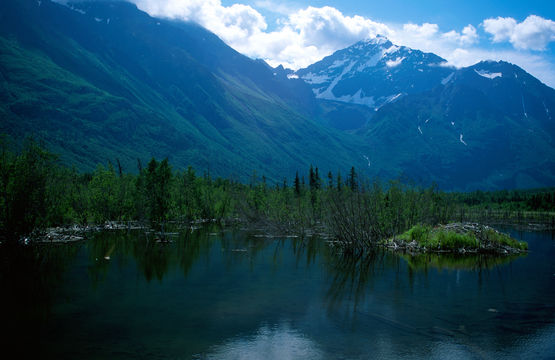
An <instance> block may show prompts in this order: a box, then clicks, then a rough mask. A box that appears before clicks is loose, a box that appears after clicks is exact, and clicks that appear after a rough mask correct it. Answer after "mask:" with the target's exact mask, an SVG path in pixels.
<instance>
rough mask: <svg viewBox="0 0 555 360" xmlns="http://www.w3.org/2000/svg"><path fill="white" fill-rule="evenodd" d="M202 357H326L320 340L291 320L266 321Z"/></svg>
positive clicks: (245, 358)
mask: <svg viewBox="0 0 555 360" xmlns="http://www.w3.org/2000/svg"><path fill="white" fill-rule="evenodd" d="M195 357H197V358H202V359H221V360H227V359H244V360H249V359H253V360H255V359H260V358H262V357H263V358H264V359H267V360H273V359H276V360H277V359H307V360H312V359H322V358H324V353H323V352H322V351H321V350H320V349H319V346H318V344H317V343H315V342H314V341H312V340H311V339H309V338H307V337H306V336H305V335H303V334H302V333H301V332H299V331H298V330H296V329H293V328H292V327H291V325H290V324H289V323H287V322H284V323H281V324H278V325H276V326H269V325H262V326H261V327H260V328H259V329H258V330H257V331H256V332H255V334H253V335H249V336H238V337H235V338H233V339H230V340H226V341H225V342H224V343H223V344H220V345H217V346H214V347H213V348H212V349H210V350H209V351H208V353H207V354H203V355H197V356H195Z"/></svg>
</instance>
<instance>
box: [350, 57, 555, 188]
mask: <svg viewBox="0 0 555 360" xmlns="http://www.w3.org/2000/svg"><path fill="white" fill-rule="evenodd" d="M554 111H555V90H554V89H552V88H550V87H548V86H546V85H544V84H542V83H541V82H540V81H539V80H538V79H536V78H534V77H533V76H531V75H530V74H528V73H526V72H525V71H524V70H522V69H521V68H519V67H518V66H516V65H512V64H509V63H506V62H502V61H500V62H494V61H488V62H480V63H478V64H476V65H473V66H470V67H467V68H462V69H460V70H457V71H456V72H455V73H453V74H452V75H450V76H449V79H448V81H444V82H443V84H440V85H438V86H437V87H435V88H433V89H432V90H429V91H424V92H421V93H415V94H409V95H407V96H405V97H403V98H402V99H399V100H398V101H396V102H395V103H392V104H388V105H386V106H384V107H382V108H380V110H379V111H377V113H376V115H375V116H374V118H373V119H372V123H371V124H369V125H368V126H367V127H365V128H364V129H362V130H361V133H362V134H363V136H364V137H365V142H366V143H367V144H368V145H369V146H370V147H371V148H372V149H373V151H372V152H371V153H369V154H368V155H367V156H368V157H369V161H370V162H371V164H372V166H373V167H376V168H377V169H382V176H385V177H387V176H392V175H394V174H399V173H402V174H404V175H405V176H407V177H408V178H410V179H418V180H419V181H422V182H424V183H431V182H436V183H438V185H439V186H440V187H442V188H456V189H476V188H482V189H500V188H523V187H540V186H546V185H553V184H555V122H554V121H553V118H552V114H553V112H554ZM385 169H387V170H385ZM384 170H385V171H384Z"/></svg>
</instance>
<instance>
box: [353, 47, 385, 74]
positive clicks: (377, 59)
mask: <svg viewBox="0 0 555 360" xmlns="http://www.w3.org/2000/svg"><path fill="white" fill-rule="evenodd" d="M382 58H383V52H378V53H376V54H374V55H373V56H372V57H370V59H368V61H366V62H365V63H363V64H362V65H360V66H359V67H358V68H357V71H358V72H362V71H364V70H365V69H367V68H371V67H374V66H376V65H378V63H379V62H380V60H381V59H382Z"/></svg>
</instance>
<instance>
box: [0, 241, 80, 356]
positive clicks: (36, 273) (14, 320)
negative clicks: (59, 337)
mask: <svg viewBox="0 0 555 360" xmlns="http://www.w3.org/2000/svg"><path fill="white" fill-rule="evenodd" d="M81 246H82V243H74V244H31V245H22V244H18V243H15V242H11V243H10V242H8V243H4V244H1V245H0V294H1V295H0V309H1V310H0V311H1V313H2V316H1V318H2V327H3V328H4V330H5V331H4V335H3V336H2V337H1V338H2V342H5V344H6V345H8V346H10V347H13V348H17V349H18V351H20V353H19V355H20V356H21V355H28V354H29V353H32V352H33V347H32V346H29V345H30V344H33V343H36V341H37V340H38V338H39V336H40V332H41V329H42V327H43V325H44V322H45V321H47V320H48V318H49V315H50V312H51V308H52V305H53V301H54V299H55V297H56V294H57V292H58V290H59V288H60V286H61V284H62V278H63V275H64V273H65V272H66V270H67V269H68V268H69V267H70V266H71V264H72V263H73V261H74V260H75V257H76V255H77V253H78V252H79V249H80V248H81ZM24 357H25V356H24Z"/></svg>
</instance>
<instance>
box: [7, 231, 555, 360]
mask: <svg viewBox="0 0 555 360" xmlns="http://www.w3.org/2000/svg"><path fill="white" fill-rule="evenodd" d="M215 231H216V230H214V229H206V230H196V231H194V232H193V233H192V234H191V232H190V231H187V232H185V233H182V234H181V235H179V236H176V237H173V238H172V242H171V243H169V244H161V243H157V242H155V241H154V236H153V235H148V236H147V235H145V234H144V232H137V233H131V234H127V233H106V234H99V235H97V236H95V238H94V239H92V240H89V241H87V242H85V243H81V244H73V245H63V246H56V247H48V246H42V247H40V248H39V249H38V254H37V253H36V252H34V253H32V254H24V255H19V257H20V258H18V260H17V262H16V263H15V264H11V263H9V262H7V261H6V260H5V258H3V259H4V260H3V261H4V264H3V265H2V266H3V268H2V269H3V274H2V276H3V277H2V279H3V280H2V287H3V289H4V290H3V293H4V294H3V296H2V298H3V303H2V309H3V310H2V311H3V313H4V319H7V320H4V327H5V328H6V327H8V328H9V329H10V336H9V337H8V338H7V339H8V343H7V344H6V345H7V346H12V347H17V349H18V351H19V353H20V354H22V355H29V354H31V353H34V354H36V355H38V356H40V358H56V359H107V358H111V359H129V358H133V359H135V358H144V359H159V358H160V359H191V358H193V359H268V360H270V359H368V358H370V359H374V358H411V359H413V358H426V359H429V358H437V359H445V358H451V359H489V358H514V359H521V358H525V359H526V358H528V359H538V358H540V359H541V358H554V357H555V261H554V259H555V240H554V239H553V236H552V235H551V234H549V233H530V232H521V233H518V232H514V231H513V232H512V235H513V236H515V237H517V238H519V239H522V240H525V241H528V242H529V248H530V253H529V254H528V255H527V256H523V257H518V258H500V259H492V258H484V257H481V258H480V257H465V258H458V257H441V258H440V257H436V256H421V257H416V258H411V257H409V256H397V255H393V254H390V253H383V252H376V253H371V254H367V255H365V256H362V257H357V256H344V255H339V254H338V253H337V252H334V251H332V250H330V247H329V246H327V245H326V243H325V241H324V240H322V239H317V238H309V239H299V238H294V239H285V238H265V237H260V236H254V234H247V233H245V232H241V231H231V230H230V231H223V232H219V231H218V232H216V233H215ZM15 274H17V275H15ZM14 278H17V281H15V280H13V279H14ZM9 279H12V280H9ZM4 339H6V337H4Z"/></svg>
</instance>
